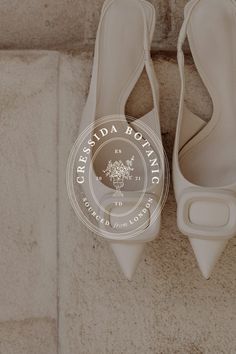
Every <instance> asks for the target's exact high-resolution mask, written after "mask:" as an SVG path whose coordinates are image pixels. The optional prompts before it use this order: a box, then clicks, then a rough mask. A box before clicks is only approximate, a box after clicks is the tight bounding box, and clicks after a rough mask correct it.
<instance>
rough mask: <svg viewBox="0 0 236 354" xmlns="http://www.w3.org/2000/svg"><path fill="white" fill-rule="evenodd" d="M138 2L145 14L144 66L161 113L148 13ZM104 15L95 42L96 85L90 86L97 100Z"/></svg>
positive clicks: (94, 72) (94, 67) (105, 9)
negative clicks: (100, 43)
mask: <svg viewBox="0 0 236 354" xmlns="http://www.w3.org/2000/svg"><path fill="white" fill-rule="evenodd" d="M111 3H112V1H111V2H108V3H107V4H105V6H104V8H103V11H102V17H103V16H104V15H105V12H106V11H107V10H108V8H109V6H110V4H111ZM138 4H139V6H140V9H141V11H142V16H143V23H144V38H143V40H144V67H145V68H146V72H147V76H148V79H149V82H150V86H151V90H152V95H153V102H154V107H155V109H156V110H157V112H158V114H159V85H158V82H157V79H156V75H155V70H154V67H153V62H152V59H151V55H150V49H151V43H150V36H149V28H148V24H147V21H146V14H145V11H144V9H143V6H142V3H141V1H140V0H138ZM102 17H101V20H100V23H99V26H98V30H97V38H96V44H95V52H94V65H93V72H92V76H93V77H95V80H93V83H94V85H93V86H92V87H90V93H89V94H90V95H91V96H92V97H93V98H94V101H95V102H97V84H96V83H97V74H98V56H99V45H98V44H99V42H100V33H101V31H100V29H101V25H102ZM92 113H93V115H94V116H95V114H96V104H95V105H94V109H93V112H92Z"/></svg>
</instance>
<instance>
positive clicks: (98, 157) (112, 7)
mask: <svg viewBox="0 0 236 354" xmlns="http://www.w3.org/2000/svg"><path fill="white" fill-rule="evenodd" d="M154 26H155V10H154V8H153V6H152V5H151V4H150V3H149V2H147V1H144V0H107V1H105V3H104V6H103V10H102V14H101V20H100V24H99V28H98V32H97V38H96V47H95V55H94V65H93V73H92V80H91V86H90V91H89V96H88V99H87V103H86V107H85V110H84V112H83V115H82V119H81V125H80V134H79V138H78V140H77V141H76V143H75V145H74V147H73V149H72V151H71V154H70V158H69V161H68V169H67V185H68V193H69V197H70V200H71V203H72V206H73V208H74V210H75V212H76V213H77V215H78V216H79V217H80V219H81V220H82V221H83V222H84V223H85V224H86V226H87V227H89V229H90V230H91V231H92V232H94V233H96V234H97V235H99V236H102V237H104V238H106V239H107V240H108V241H109V242H110V245H111V248H112V250H113V251H114V253H115V255H116V258H117V259H118V262H119V264H120V266H121V268H122V270H123V272H124V274H125V275H126V277H127V278H128V279H131V278H132V277H133V274H134V272H135V270H136V267H137V265H138V263H139V261H140V257H141V255H142V253H143V249H144V246H145V243H146V242H149V241H152V240H154V239H155V238H156V237H157V236H158V234H159V231H160V216H161V209H162V207H163V204H164V201H165V197H166V194H167V186H168V185H167V184H165V183H164V176H165V174H166V173H167V170H168V169H167V168H166V166H165V163H166V161H165V158H164V151H163V147H162V142H161V133H160V122H159V113H158V100H159V93H158V85H157V80H156V77H155V73H154V69H153V65H152V60H151V57H150V45H151V41H152V37H153V32H154ZM144 69H145V70H146V73H147V76H148V78H149V81H150V86H151V89H152V95H153V110H152V111H151V112H149V113H147V114H146V115H145V116H144V117H141V118H140V119H134V118H131V117H126V115H125V106H126V102H127V100H128V98H129V96H130V94H131V92H132V90H133V88H134V86H135V85H136V83H137V81H138V79H139V77H140V75H141V73H142V71H143V70H144Z"/></svg>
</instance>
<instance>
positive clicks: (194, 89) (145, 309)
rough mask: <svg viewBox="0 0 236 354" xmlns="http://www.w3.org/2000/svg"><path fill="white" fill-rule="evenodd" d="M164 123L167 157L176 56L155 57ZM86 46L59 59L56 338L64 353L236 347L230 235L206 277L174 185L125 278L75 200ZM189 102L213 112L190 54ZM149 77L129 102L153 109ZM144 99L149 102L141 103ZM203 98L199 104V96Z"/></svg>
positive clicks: (212, 352) (150, 353)
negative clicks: (70, 171) (183, 228)
mask: <svg viewBox="0 0 236 354" xmlns="http://www.w3.org/2000/svg"><path fill="white" fill-rule="evenodd" d="M155 67H156V71H157V73H158V77H159V79H160V92H161V112H162V127H163V132H164V134H163V137H164V142H165V146H166V148H167V150H168V154H169V156H170V154H171V150H172V146H173V138H174V127H175V123H176V116H177V110H178V94H179V92H178V91H179V77H178V71H177V65H176V62H175V61H174V59H168V60H167V59H166V58H163V57H162V58H156V59H155ZM90 72H91V56H90V55H88V53H84V54H83V55H80V56H77V55H76V53H74V54H73V55H71V56H70V57H65V56H63V57H62V59H61V75H60V87H61V93H60V97H61V99H60V113H61V115H60V138H59V141H60V144H59V146H60V150H59V155H60V164H59V166H60V167H59V172H60V173H59V176H60V181H59V185H60V188H59V190H60V195H59V200H60V208H59V215H60V217H59V230H60V233H59V249H60V252H59V254H60V257H59V287H60V300H59V313H60V315H59V316H60V321H59V324H60V325H59V341H60V350H61V353H63V354H76V353H78V352H79V353H86V354H88V353H89V354H94V353H114V354H121V353H129V354H137V353H147V354H169V353H180V354H182V353H186V354H194V353H196V354H201V353H204V354H205V353H209V354H216V353H217V354H218V353H225V354H229V353H230V354H234V353H235V352H236V340H235V335H236V330H235V328H236V308H235V290H236V282H235V256H236V253H235V250H236V248H235V246H236V239H234V240H231V241H230V243H229V246H228V248H227V250H226V251H225V253H224V256H223V257H222V259H221V261H220V262H219V263H218V265H217V267H216V269H215V272H214V274H213V276H212V278H211V280H209V281H206V280H204V279H203V278H202V276H201V274H200V271H199V269H198V267H197V265H196V261H195V258H194V255H193V252H192V250H191V247H190V244H189V242H188V240H187V239H186V238H185V237H184V236H182V235H181V234H180V233H179V232H178V231H177V228H176V205H175V202H174V198H173V193H172V192H171V194H170V196H169V199H168V202H167V204H166V207H165V210H164V214H163V226H162V234H161V237H160V238H159V239H158V240H156V241H155V242H153V243H150V244H148V245H147V247H146V253H145V256H144V259H143V261H142V262H141V264H140V266H139V268H138V271H137V274H136V276H135V278H134V280H133V282H131V283H130V282H128V281H127V280H125V279H124V276H123V274H122V273H121V271H120V269H119V267H118V266H117V264H116V261H115V259H114V256H113V254H112V253H111V251H110V249H109V246H108V245H107V243H106V242H105V241H103V240H100V239H99V238H96V237H94V236H93V235H91V234H90V233H89V232H88V231H87V230H85V229H84V227H83V226H81V224H80V223H79V222H78V220H77V218H76V216H75V215H74V213H73V211H72V210H71V207H70V205H69V202H68V198H67V193H66V188H65V177H64V176H65V169H66V162H67V158H68V154H69V150H70V148H71V146H72V144H73V142H74V141H75V139H76V137H77V132H78V126H79V120H80V117H81V111H82V108H83V105H84V102H85V98H86V94H87V91H88V87H89V79H90ZM186 73H187V87H188V91H187V96H186V100H187V102H188V104H189V106H190V107H191V108H192V109H194V110H195V111H196V112H198V113H201V112H204V117H205V118H208V117H209V115H210V112H211V105H210V100H209V97H208V96H207V95H206V92H205V90H204V88H203V87H202V84H201V81H200V79H199V78H198V77H197V75H196V72H195V69H194V67H193V65H192V64H191V62H189V63H188V65H187V69H186ZM147 92H148V85H147V82H146V80H145V75H143V77H142V79H141V84H139V85H138V86H137V88H136V89H135V91H134V93H133V97H131V99H130V101H129V104H128V110H129V111H130V112H133V113H135V112H137V113H138V114H141V113H143V112H144V111H146V110H147V109H148V108H150V107H151V101H150V100H149V99H148V97H147ZM145 100H147V102H146V103H144V101H145ZM199 102H200V103H199Z"/></svg>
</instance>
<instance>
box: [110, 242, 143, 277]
mask: <svg viewBox="0 0 236 354" xmlns="http://www.w3.org/2000/svg"><path fill="white" fill-rule="evenodd" d="M110 246H111V249H112V251H113V252H114V254H115V256H116V259H117V261H118V263H119V265H120V267H121V269H122V271H123V273H124V275H125V276H126V278H127V279H128V280H130V281H131V280H132V279H133V276H134V274H135V272H136V269H137V267H138V265H139V262H140V260H141V257H142V254H143V250H144V248H145V244H144V243H122V242H111V243H110Z"/></svg>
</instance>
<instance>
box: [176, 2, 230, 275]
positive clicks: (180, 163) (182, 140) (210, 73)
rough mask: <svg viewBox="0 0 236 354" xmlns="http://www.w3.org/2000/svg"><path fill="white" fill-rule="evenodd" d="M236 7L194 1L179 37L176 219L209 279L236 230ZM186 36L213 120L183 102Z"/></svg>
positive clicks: (223, 3) (228, 3)
mask: <svg viewBox="0 0 236 354" xmlns="http://www.w3.org/2000/svg"><path fill="white" fill-rule="evenodd" d="M235 12H236V5H235V3H234V1H231V0H225V1H222V0H192V1H190V2H189V3H188V4H187V6H186V8H185V20H184V23H183V26H182V29H181V32H180V35H179V42H178V62H179V69H180V76H181V81H182V90H181V99H180V109H179V117H178V123H177V130H176V139H175V147H174V156H173V179H174V189H175V194H176V200H177V204H178V211H177V214H178V215H177V222H178V227H179V229H180V231H181V232H182V233H183V234H184V235H187V236H188V237H189V239H190V242H191V245H192V247H193V249H194V253H195V255H196V258H197V260H198V264H199V267H200V269H201V271H202V273H203V276H204V277H205V278H207V279H208V278H209V277H210V275H211V273H212V270H213V268H214V266H215V264H216V262H217V261H218V259H219V258H220V256H221V254H222V253H223V251H224V249H225V247H226V245H227V241H228V240H229V239H230V238H232V237H234V236H235V235H236V153H235V151H236V139H235V137H236V106H235V79H236V77H235V75H236V71H235V60H234V59H235V57H236V47H235V45H234V42H235V34H236V22H235ZM186 35H187V37H188V40H189V44H190V48H191V51H192V55H193V58H194V62H195V64H196V67H197V69H198V71H199V74H200V76H201V78H202V80H203V82H204V84H205V86H206V88H207V89H208V92H209V94H210V96H211V99H212V102H213V107H214V109H213V115H212V118H211V120H210V122H209V123H206V122H205V121H204V120H202V119H201V118H200V117H198V116H196V115H195V114H193V113H192V112H190V111H189V109H188V108H187V107H186V106H185V103H184V96H185V77H184V55H183V51H182V46H183V43H184V41H185V38H186Z"/></svg>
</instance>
